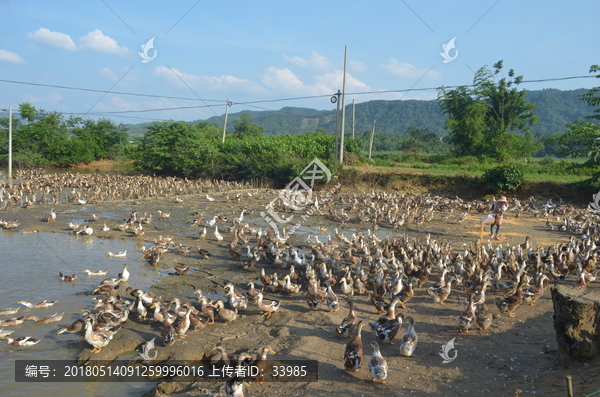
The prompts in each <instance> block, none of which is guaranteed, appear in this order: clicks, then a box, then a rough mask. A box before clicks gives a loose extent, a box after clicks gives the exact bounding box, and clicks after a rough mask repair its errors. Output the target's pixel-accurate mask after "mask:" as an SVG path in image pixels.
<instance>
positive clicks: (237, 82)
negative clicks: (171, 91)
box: [154, 66, 265, 93]
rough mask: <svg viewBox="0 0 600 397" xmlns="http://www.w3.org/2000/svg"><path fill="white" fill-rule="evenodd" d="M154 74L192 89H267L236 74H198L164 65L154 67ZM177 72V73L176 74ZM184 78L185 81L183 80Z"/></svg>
mask: <svg viewBox="0 0 600 397" xmlns="http://www.w3.org/2000/svg"><path fill="white" fill-rule="evenodd" d="M154 74H155V75H156V76H158V77H160V78H163V79H165V80H167V81H168V82H169V83H171V84H173V85H176V86H179V87H186V88H187V86H189V87H191V88H192V89H203V90H211V91H231V90H241V91H246V92H251V93H264V92H265V90H264V88H262V87H261V86H260V85H258V84H256V83H255V82H253V81H250V80H247V79H240V78H238V77H235V76H230V75H222V76H218V77H217V76H197V75H195V74H187V73H183V72H181V71H180V70H178V69H175V68H173V69H169V68H167V67H164V66H157V67H156V68H154ZM176 74H177V75H176ZM182 80H183V81H182Z"/></svg>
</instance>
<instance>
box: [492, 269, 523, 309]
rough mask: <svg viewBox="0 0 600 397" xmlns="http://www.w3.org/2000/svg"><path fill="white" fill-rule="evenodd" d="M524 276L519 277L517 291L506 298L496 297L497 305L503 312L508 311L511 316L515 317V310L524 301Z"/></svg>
mask: <svg viewBox="0 0 600 397" xmlns="http://www.w3.org/2000/svg"><path fill="white" fill-rule="evenodd" d="M522 286H523V277H521V278H520V279H519V284H517V291H516V292H515V293H514V294H513V295H511V296H509V297H506V298H504V299H500V298H496V306H497V307H498V309H500V311H501V312H502V313H507V314H508V316H509V317H515V313H513V312H514V310H515V309H516V308H517V307H519V306H520V305H521V303H523V289H522V288H521V287H522Z"/></svg>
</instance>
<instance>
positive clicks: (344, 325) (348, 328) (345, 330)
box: [335, 301, 358, 338]
mask: <svg viewBox="0 0 600 397" xmlns="http://www.w3.org/2000/svg"><path fill="white" fill-rule="evenodd" d="M348 305H349V306H350V312H349V313H348V315H347V316H346V317H345V318H344V319H343V320H342V322H341V323H340V325H339V326H337V327H336V328H335V333H336V334H338V335H340V336H343V337H344V338H348V337H350V335H351V334H352V331H353V330H354V328H355V327H356V324H358V319H357V317H356V313H354V302H352V301H348Z"/></svg>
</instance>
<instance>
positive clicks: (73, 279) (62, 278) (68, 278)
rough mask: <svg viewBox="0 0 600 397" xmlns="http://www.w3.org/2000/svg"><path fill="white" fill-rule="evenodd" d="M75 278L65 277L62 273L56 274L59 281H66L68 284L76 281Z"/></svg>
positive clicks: (74, 276)
mask: <svg viewBox="0 0 600 397" xmlns="http://www.w3.org/2000/svg"><path fill="white" fill-rule="evenodd" d="M77 278H78V277H77V276H76V275H72V276H67V275H66V274H62V272H58V279H59V280H60V281H66V282H68V283H72V282H73V281H75V280H77Z"/></svg>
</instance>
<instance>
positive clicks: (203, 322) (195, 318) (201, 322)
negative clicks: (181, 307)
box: [190, 310, 209, 331]
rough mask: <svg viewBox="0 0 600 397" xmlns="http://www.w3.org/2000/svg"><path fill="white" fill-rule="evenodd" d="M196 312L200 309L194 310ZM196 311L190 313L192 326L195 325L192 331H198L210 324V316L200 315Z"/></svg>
mask: <svg viewBox="0 0 600 397" xmlns="http://www.w3.org/2000/svg"><path fill="white" fill-rule="evenodd" d="M194 312H196V313H197V312H198V311H197V310H194ZM194 312H192V313H190V326H191V327H193V328H192V331H197V330H199V329H202V328H204V327H206V326H207V325H208V322H209V318H208V317H206V316H199V315H198V314H196V313H194Z"/></svg>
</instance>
